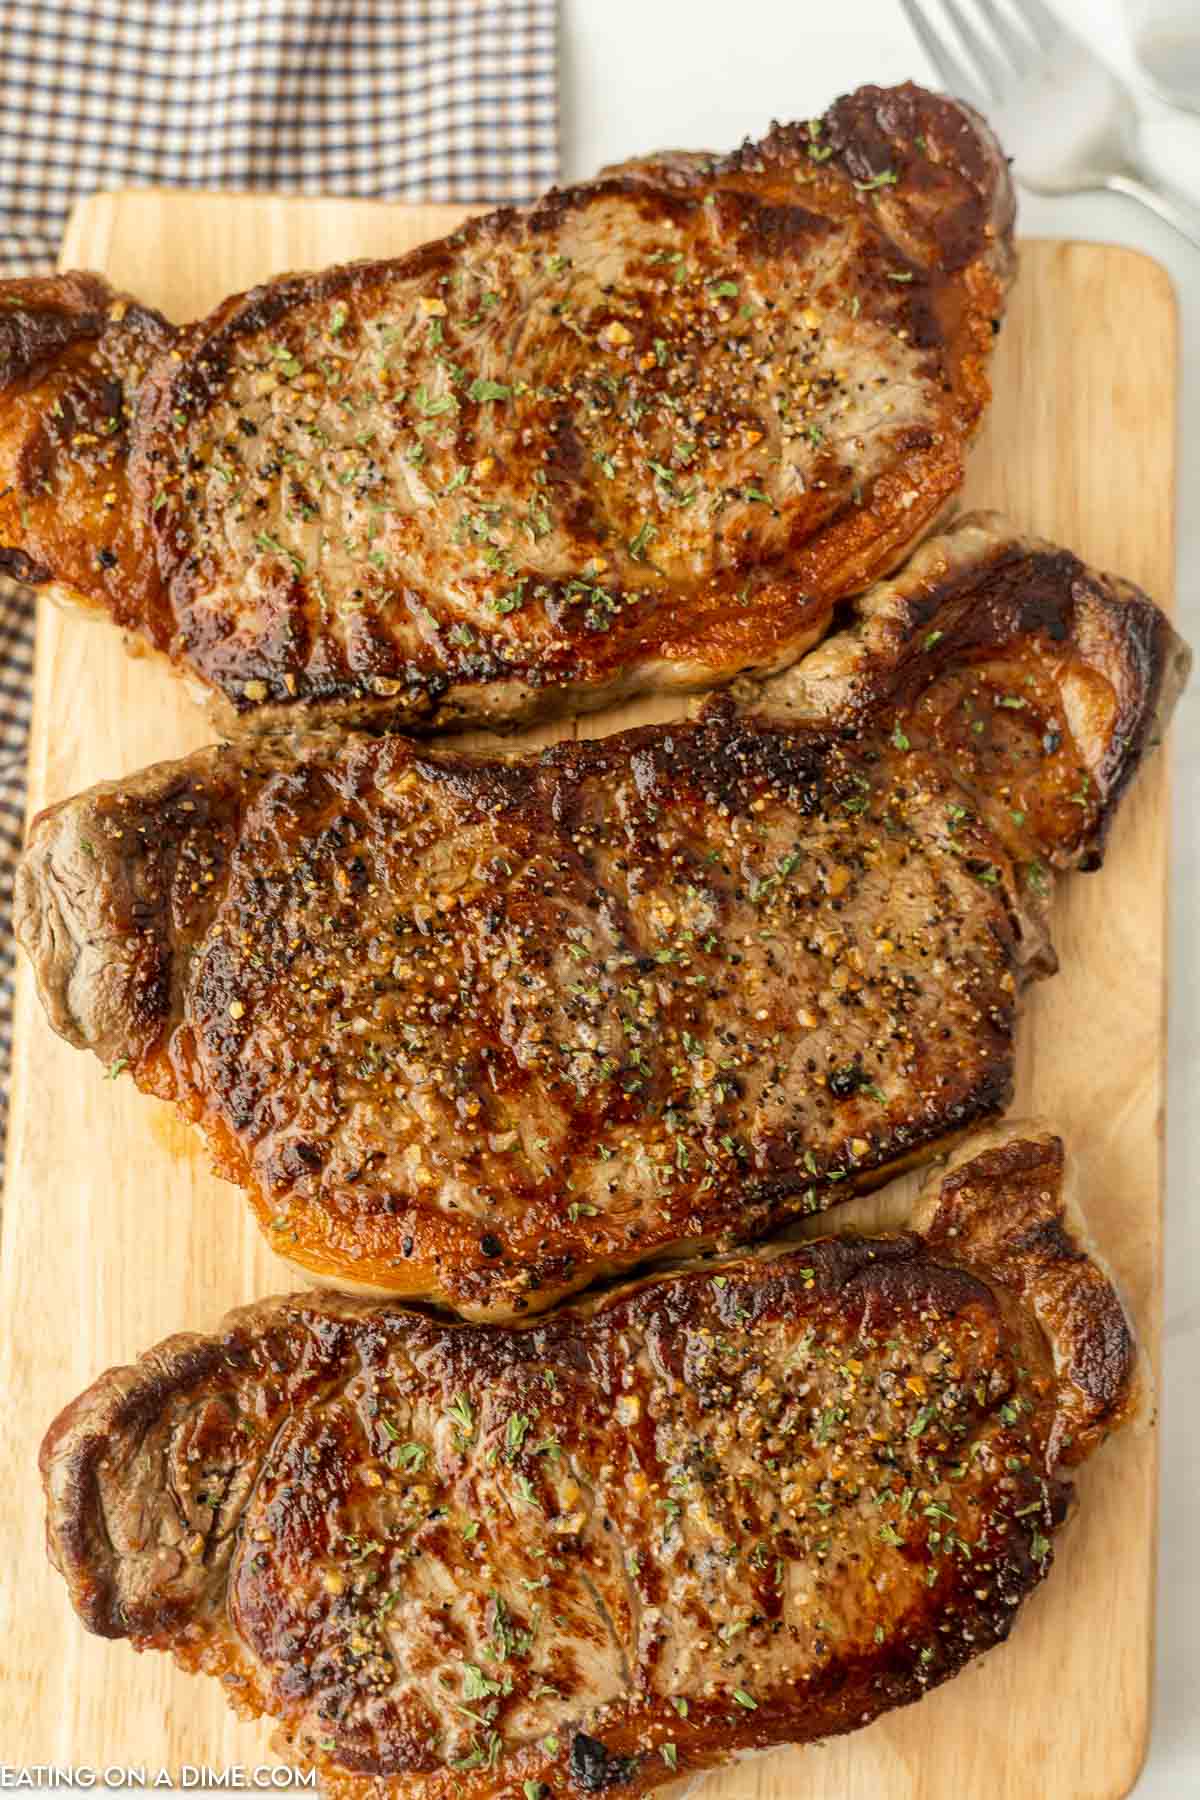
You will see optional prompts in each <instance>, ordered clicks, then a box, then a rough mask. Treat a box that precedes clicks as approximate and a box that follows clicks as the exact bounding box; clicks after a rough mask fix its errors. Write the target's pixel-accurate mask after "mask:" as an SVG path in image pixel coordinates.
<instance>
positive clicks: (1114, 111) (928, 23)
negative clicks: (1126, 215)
mask: <svg viewBox="0 0 1200 1800" xmlns="http://www.w3.org/2000/svg"><path fill="white" fill-rule="evenodd" d="M937 3H938V0H900V4H901V6H902V7H903V9H904V12H905V15H906V17H907V19H908V22H909V24H910V25H911V26H912V28H913V31H914V32H915V33H916V35H917V38H918V40H919V41H920V43H921V46H922V48H923V49H924V50H925V51H926V53H927V54H928V56H929V59H930V61H931V62H932V63H933V66H934V68H935V69H936V70H937V72H938V76H939V79H940V80H942V81H943V82H945V84H946V87H947V89H948V90H949V91H950V93H952V94H954V95H956V96H957V97H958V98H959V99H960V100H965V101H967V103H968V104H969V105H971V106H974V107H977V108H978V110H979V111H980V112H982V113H986V114H987V116H988V118H989V119H990V120H991V123H992V125H993V126H994V127H995V130H996V134H997V136H998V137H999V139H1000V142H1001V143H1002V144H1003V145H1004V148H1005V150H1006V151H1007V152H1008V154H1009V155H1010V156H1011V157H1012V159H1013V168H1014V170H1015V172H1016V176H1017V179H1018V181H1020V182H1021V183H1022V184H1023V185H1024V186H1025V187H1027V188H1030V189H1032V191H1033V192H1034V193H1036V194H1078V193H1089V192H1095V191H1097V190H1099V189H1101V188H1107V189H1108V190H1109V191H1110V192H1111V193H1114V194H1127V195H1128V196H1129V198H1130V199H1131V200H1140V201H1141V203H1142V205H1143V206H1146V207H1149V209H1150V211H1151V212H1154V213H1157V214H1158V216H1159V218H1160V219H1165V220H1166V222H1167V224H1168V225H1173V226H1174V228H1175V230H1176V231H1178V232H1179V233H1180V234H1181V235H1182V236H1183V237H1185V238H1187V239H1188V241H1189V243H1192V244H1195V245H1196V247H1197V248H1198V249H1200V212H1197V211H1196V210H1195V209H1194V208H1192V207H1189V206H1187V205H1185V204H1184V203H1183V202H1181V201H1178V200H1175V199H1174V198H1173V197H1172V196H1170V195H1168V194H1164V193H1161V192H1160V191H1159V190H1158V189H1157V188H1154V187H1151V186H1150V185H1149V184H1148V183H1147V182H1146V181H1144V180H1143V179H1142V177H1141V175H1140V173H1139V169H1138V163H1137V153H1136V149H1135V143H1136V128H1137V113H1136V109H1135V106H1134V101H1133V95H1132V94H1131V93H1130V91H1129V89H1128V88H1127V87H1125V86H1124V85H1123V83H1121V82H1120V81H1118V80H1117V77H1116V76H1115V75H1114V74H1113V73H1112V72H1111V70H1110V69H1108V68H1107V67H1106V65H1105V64H1104V63H1102V62H1101V61H1100V58H1099V57H1098V56H1095V55H1093V53H1092V51H1091V50H1090V49H1089V48H1088V46H1087V45H1086V44H1085V43H1084V42H1083V40H1082V38H1079V37H1076V35H1075V33H1074V32H1073V31H1069V30H1068V29H1067V27H1066V26H1065V25H1064V24H1063V23H1062V22H1061V20H1059V19H1057V18H1056V17H1055V16H1054V14H1053V13H1052V12H1051V11H1050V9H1049V8H1048V7H1047V6H1045V5H1044V4H1043V0H1008V5H1007V8H1006V7H1004V6H1002V5H1001V4H999V3H998V0H940V10H941V12H942V14H943V15H944V19H945V20H947V21H949V27H950V28H951V29H948V28H947V25H946V24H945V23H943V24H942V26H941V28H940V29H939V27H938V26H937V25H936V24H934V22H933V7H934V5H935V4H937Z"/></svg>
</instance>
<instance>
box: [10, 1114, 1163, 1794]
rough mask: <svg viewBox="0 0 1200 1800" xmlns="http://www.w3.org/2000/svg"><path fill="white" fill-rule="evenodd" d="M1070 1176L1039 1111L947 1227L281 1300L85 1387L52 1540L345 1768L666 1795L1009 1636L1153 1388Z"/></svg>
mask: <svg viewBox="0 0 1200 1800" xmlns="http://www.w3.org/2000/svg"><path fill="white" fill-rule="evenodd" d="M1062 1176H1063V1151H1062V1144H1061V1142H1060V1140H1059V1139H1058V1138H1056V1137H1055V1136H1053V1135H1052V1134H1050V1133H1048V1132H1045V1131H1044V1130H1041V1129H1039V1128H1035V1127H1029V1126H1026V1127H1013V1128H1009V1129H1008V1130H1007V1131H1004V1132H1001V1133H999V1134H994V1135H993V1137H992V1138H991V1139H990V1140H985V1141H983V1142H978V1143H975V1144H972V1145H971V1146H970V1147H969V1148H968V1150H967V1151H966V1153H965V1154H963V1155H960V1157H959V1158H958V1159H957V1160H956V1163H955V1164H954V1165H953V1166H952V1167H951V1168H950V1169H949V1170H948V1171H945V1172H942V1173H940V1174H938V1175H937V1176H936V1177H935V1179H934V1181H933V1183H932V1186H931V1188H930V1190H929V1191H928V1194H927V1197H926V1199H925V1201H924V1204H923V1205H922V1206H921V1207H920V1208H919V1209H918V1218H919V1224H918V1230H917V1231H914V1232H908V1233H905V1234H904V1235H901V1236H894V1237H877V1238H864V1237H861V1236H854V1235H846V1236H842V1237H827V1238H824V1239H820V1240H818V1241H816V1242H812V1243H807V1244H804V1245H802V1246H800V1247H798V1248H797V1247H796V1246H790V1247H788V1248H787V1249H786V1250H781V1249H778V1248H772V1249H768V1250H764V1251H760V1252H757V1253H754V1254H751V1255H746V1256H743V1257H741V1258H739V1259H737V1260H732V1261H724V1262H719V1263H715V1264H712V1265H709V1266H708V1267H703V1268H695V1267H694V1268H692V1269H690V1270H688V1271H686V1272H676V1273H672V1274H664V1275H659V1276H657V1277H654V1278H652V1279H649V1280H646V1281H643V1282H641V1283H640V1284H637V1285H635V1286H632V1287H629V1288H627V1289H624V1290H621V1291H618V1292H616V1293H613V1294H610V1295H608V1296H606V1297H602V1298H600V1299H592V1300H589V1301H588V1302H586V1303H584V1304H576V1305H574V1306H571V1307H569V1308H566V1309H564V1310H562V1311H560V1312H558V1313H557V1314H555V1315H554V1316H553V1317H552V1318H551V1319H548V1320H546V1321H537V1322H534V1323H532V1324H528V1325H525V1326H522V1327H517V1328H512V1327H498V1326H485V1325H467V1324H461V1323H459V1324H448V1323H445V1322H443V1321H441V1320H435V1319H432V1318H430V1317H429V1316H428V1315H425V1314H421V1313H418V1312H415V1311H410V1310H406V1309H405V1308H404V1307H402V1306H400V1305H398V1304H396V1303H395V1302H384V1303H380V1302H378V1301H375V1302H371V1301H368V1300H365V1299H362V1298H357V1299H356V1298H352V1297H348V1296H345V1295H338V1294H332V1293H323V1294H321V1293H318V1294H299V1295H294V1296H293V1297H291V1298H290V1299H274V1300H264V1301H261V1302H259V1303H258V1304H257V1305H254V1306H249V1307H246V1308H244V1309H243V1310H241V1311H239V1312H235V1313H232V1314H230V1315H229V1317H228V1318H227V1319H226V1320H225V1321H224V1322H223V1323H222V1325H221V1326H220V1327H219V1328H218V1330H217V1332H216V1333H215V1334H214V1335H212V1336H209V1337H203V1336H196V1335H191V1334H189V1335H185V1336H181V1337H174V1338H170V1339H168V1340H167V1342H166V1343H164V1344H161V1345H159V1347H158V1348H157V1349H156V1350H153V1351H151V1352H150V1353H149V1354H148V1355H146V1356H144V1357H142V1358H141V1360H140V1361H139V1362H137V1363H136V1364H134V1365H133V1366H132V1367H130V1368H123V1369H113V1370H110V1371H109V1373H108V1374H106V1375H103V1376H101V1378H100V1379H99V1380H98V1381H97V1382H96V1383H95V1385H94V1386H93V1387H92V1388H91V1389H89V1391H88V1392H87V1393H86V1394H84V1395H83V1396H82V1398H81V1399H79V1400H76V1401H75V1402H74V1403H73V1404H72V1405H71V1406H69V1407H67V1409H66V1411H65V1412H63V1413H62V1414H61V1416H60V1417H59V1419H58V1420H57V1421H56V1423H55V1424H54V1425H53V1426H52V1427H51V1429H50V1431H49V1433H48V1435H47V1437H46V1441H45V1444H44V1445H43V1448H42V1458H41V1462H42V1472H43V1478H44V1482H45V1488H46V1495H47V1506H48V1525H47V1533H48V1544H49V1549H50V1555H51V1557H52V1558H53V1561H54V1563H55V1565H56V1567H57V1568H58V1569H59V1570H60V1571H61V1572H62V1574H63V1576H64V1578H65V1579H66V1582H67V1586H68V1589H69V1591H70V1595H71V1599H72V1601H73V1603H74V1605H75V1608H76V1610H77V1612H78V1613H79V1615H80V1617H81V1619H82V1620H83V1622H84V1624H85V1625H87V1626H88V1628H89V1629H90V1630H92V1631H95V1632H99V1633H101V1634H102V1635H104V1636H107V1637H127V1638H129V1639H130V1640H131V1641H132V1642H133V1643H134V1644H135V1645H136V1646H137V1647H138V1648H139V1649H145V1648H155V1649H160V1650H168V1651H170V1652H172V1653H173V1655H174V1656H175V1658H176V1659H177V1661H178V1662H180V1663H181V1664H182V1665H183V1666H184V1667H185V1668H186V1669H189V1670H195V1671H203V1672H206V1673H209V1674H213V1675H217V1676H219V1678H220V1679H221V1681H222V1684H223V1686H224V1688H225V1691H226V1694H227V1696H228V1697H229V1699H230V1701H231V1703H232V1704H233V1705H234V1706H235V1707H236V1708H237V1709H238V1710H239V1712H241V1713H243V1714H249V1715H257V1714H260V1713H266V1714H268V1715H270V1716H271V1717H273V1718H275V1719H277V1720H279V1721H280V1725H281V1737H282V1743H281V1748H282V1750H283V1752H284V1754H286V1755H288V1756H289V1757H290V1758H291V1759H293V1760H294V1761H297V1762H301V1763H304V1764H309V1765H315V1766H317V1767H318V1768H319V1769H320V1770H321V1772H322V1783H323V1786H324V1788H325V1791H327V1792H328V1793H330V1794H333V1795H344V1796H347V1797H350V1796H355V1797H360V1800H365V1796H366V1795H367V1793H368V1792H371V1793H379V1792H384V1791H386V1792H387V1793H389V1794H391V1795H393V1796H395V1800H449V1797H450V1796H452V1795H453V1796H459V1797H461V1800H485V1797H493V1796H495V1797H497V1800H498V1797H499V1796H501V1795H503V1796H505V1797H507V1796H513V1795H520V1794H521V1793H524V1794H526V1795H537V1796H542V1797H543V1800H545V1797H548V1796H550V1795H555V1796H559V1795H561V1796H570V1795H576V1796H578V1795H587V1794H594V1793H597V1792H600V1791H604V1792H611V1793H612V1794H614V1795H629V1796H633V1795H637V1794H644V1793H647V1792H649V1791H650V1790H651V1789H653V1788H656V1787H659V1786H662V1785H664V1784H665V1783H667V1782H669V1781H671V1780H672V1778H673V1777H674V1775H675V1774H676V1773H677V1772H678V1773H684V1772H692V1771H696V1770H700V1769H704V1768H709V1767H712V1766H713V1765H714V1764H717V1763H720V1762H722V1761H725V1760H727V1759H729V1758H730V1757H731V1756H736V1755H737V1754H739V1753H741V1752H746V1751H749V1750H756V1749H757V1750H760V1749H765V1748H767V1747H769V1746H772V1745H779V1744H795V1743H809V1742H812V1741H813V1740H815V1739H817V1738H823V1737H827V1736H830V1735H832V1734H835V1733H840V1732H846V1731H852V1730H855V1729H856V1728H857V1727H858V1726H860V1725H863V1724H866V1723H868V1722H869V1721H870V1720H871V1719H873V1718H875V1717H877V1716H878V1715H879V1714H880V1713H883V1712H886V1711H888V1710H890V1709H891V1708H893V1707H896V1706H903V1705H907V1704H908V1703H909V1702H911V1701H913V1700H917V1699H919V1698H920V1697H921V1696H922V1695H923V1694H924V1693H925V1692H927V1691H928V1690H929V1689H930V1688H932V1687H935V1686H937V1685H938V1684H939V1683H941V1682H943V1681H945V1680H946V1679H948V1678H949V1677H950V1676H952V1675H954V1674H955V1673H956V1672H957V1671H958V1670H959V1669H960V1668H961V1667H962V1666H963V1665H964V1664H966V1663H967V1662H969V1661H970V1660H971V1658H973V1657H975V1656H977V1655H979V1654H980V1652H982V1651H984V1650H986V1649H988V1648H990V1647H991V1646H992V1645H994V1644H996V1643H998V1642H1000V1641H1001V1640H1002V1639H1004V1638H1005V1637H1006V1636H1007V1635H1008V1633H1009V1631H1010V1629H1011V1628H1012V1625H1013V1623H1014V1621H1015V1619H1016V1616H1017V1611H1018V1608H1019V1607H1020V1605H1021V1603H1022V1602H1023V1601H1024V1599H1025V1598H1026V1596H1027V1595H1028V1594H1029V1593H1030V1591H1031V1590H1032V1589H1033V1588H1034V1587H1035V1586H1036V1585H1037V1583H1038V1582H1039V1581H1040V1580H1041V1579H1042V1578H1043V1576H1044V1575H1045V1574H1046V1573H1047V1571H1048V1569H1049V1567H1050V1564H1051V1561H1052V1557H1053V1548H1052V1545H1053V1539H1054V1535H1055V1533H1056V1531H1057V1529H1058V1527H1059V1526H1060V1525H1061V1524H1062V1522H1063V1520H1064V1517H1065V1516H1066V1513H1067V1509H1068V1504H1069V1501H1070V1499H1071V1496H1072V1487H1071V1484H1070V1482H1069V1480H1068V1478H1067V1469H1068V1466H1069V1465H1074V1464H1078V1463H1080V1462H1082V1461H1083V1460H1084V1458H1086V1457H1087V1456H1088V1455H1090V1454H1091V1452H1092V1451H1093V1450H1094V1449H1095V1448H1096V1447H1097V1445H1098V1444H1099V1443H1100V1441H1101V1440H1102V1439H1103V1437H1104V1436H1105V1435H1106V1433H1107V1432H1108V1431H1109V1430H1110V1429H1111V1428H1112V1427H1113V1426H1114V1425H1115V1424H1117V1423H1119V1422H1120V1421H1121V1419H1122V1418H1123V1417H1124V1415H1125V1414H1126V1413H1127V1412H1128V1410H1129V1408H1130V1404H1131V1400H1132V1397H1133V1385H1134V1362H1135V1352H1134V1348H1133V1344H1132V1341H1131V1338H1130V1333H1129V1329H1128V1326H1127V1324H1126V1321H1125V1318H1124V1315H1123V1313H1122V1310H1121V1306H1120V1303H1119V1301H1118V1300H1117V1297H1116V1295H1115V1294H1114V1292H1113V1289H1112V1287H1111V1286H1110V1285H1109V1283H1108V1281H1107V1279H1106V1278H1105V1276H1104V1275H1103V1274H1102V1273H1101V1271H1100V1269H1099V1268H1098V1267H1097V1266H1096V1264H1095V1263H1094V1262H1093V1261H1092V1260H1090V1258H1089V1257H1088V1256H1087V1255H1086V1254H1085V1253H1084V1251H1083V1250H1082V1249H1081V1248H1080V1246H1079V1244H1078V1242H1077V1241H1076V1239H1075V1238H1074V1237H1073V1236H1072V1234H1071V1230H1070V1228H1069V1227H1068V1226H1067V1225H1066V1224H1065V1217H1066V1215H1065V1208H1064V1200H1063V1194H1062ZM277 1741H278V1740H277ZM372 1783H379V1784H380V1785H379V1786H372Z"/></svg>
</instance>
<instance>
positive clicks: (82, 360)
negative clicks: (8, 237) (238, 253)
mask: <svg viewBox="0 0 1200 1800" xmlns="http://www.w3.org/2000/svg"><path fill="white" fill-rule="evenodd" d="M171 335H172V333H171V327H170V326H169V325H168V324H167V322H166V320H165V319H164V318H163V317H162V315H161V314H160V313H157V312H154V311H153V310H152V309H151V308H149V307H145V306H141V305H139V304H138V303H137V302H136V301H134V300H131V299H130V298H129V296H128V295H125V294H117V293H115V292H114V291H113V289H112V288H110V287H109V285H108V283H107V282H106V281H104V280H102V279H101V277H100V276H98V275H84V274H73V275H53V276H33V277H29V278H26V279H22V280H14V281H5V282H0V572H3V573H4V574H6V575H11V576H14V577H15V578H16V579H17V580H20V581H26V582H32V583H33V584H35V585H46V584H48V585H49V587H50V589H51V591H53V592H55V594H56V595H57V596H58V597H60V598H63V599H67V600H84V601H86V602H87V603H88V604H89V605H92V606H99V607H102V608H103V609H104V610H105V611H106V612H108V613H109V614H110V615H111V617H112V618H113V619H114V620H115V621H116V623H117V624H119V625H138V626H140V627H142V628H143V629H145V628H146V625H147V622H148V621H147V614H146V607H147V605H150V608H151V612H150V629H151V633H153V631H154V630H156V629H157V625H156V624H155V623H154V622H153V619H154V611H153V605H152V602H151V601H150V600H149V599H148V598H147V597H146V596H148V593H149V590H147V589H146V586H145V577H144V574H143V569H144V567H145V566H146V564H147V562H148V560H149V559H150V558H151V557H152V555H153V550H152V546H151V545H150V542H149V540H148V538H147V536H146V534H145V532H144V531H143V529H142V527H141V526H140V524H139V522H138V520H137V519H136V517H135V515H134V512H133V509H132V506H131V503H130V498H129V489H128V482H127V458H128V451H129V433H130V422H131V419H132V415H133V411H134V407H135V405H136V401H137V395H138V392H139V388H140V384H141V379H142V376H143V375H144V373H145V371H146V368H147V367H148V365H149V364H150V363H151V362H152V361H153V360H154V358H155V357H156V356H158V355H160V354H161V353H162V352H163V351H164V350H165V349H166V347H167V346H168V345H169V343H170V342H171Z"/></svg>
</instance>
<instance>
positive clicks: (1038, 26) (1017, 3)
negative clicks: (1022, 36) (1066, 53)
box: [1012, 0, 1067, 50]
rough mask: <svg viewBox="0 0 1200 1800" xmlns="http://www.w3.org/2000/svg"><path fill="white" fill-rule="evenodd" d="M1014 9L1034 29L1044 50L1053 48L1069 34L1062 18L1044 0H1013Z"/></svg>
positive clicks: (1035, 35) (1033, 31)
mask: <svg viewBox="0 0 1200 1800" xmlns="http://www.w3.org/2000/svg"><path fill="white" fill-rule="evenodd" d="M1012 9H1013V11H1014V12H1015V13H1016V15H1017V17H1018V18H1019V19H1022V20H1023V21H1024V22H1025V24H1026V25H1028V27H1029V29H1030V31H1032V33H1033V35H1034V37H1035V38H1036V39H1037V41H1038V43H1039V44H1040V45H1041V46H1042V49H1043V50H1051V49H1053V47H1054V45H1055V44H1057V43H1059V42H1060V41H1061V39H1063V38H1065V37H1066V35H1067V28H1066V26H1065V25H1064V24H1063V22H1062V20H1061V19H1059V18H1056V16H1055V15H1054V13H1052V12H1051V11H1050V8H1049V7H1048V6H1046V5H1044V4H1043V0H1012Z"/></svg>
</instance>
